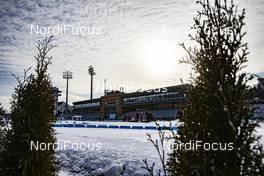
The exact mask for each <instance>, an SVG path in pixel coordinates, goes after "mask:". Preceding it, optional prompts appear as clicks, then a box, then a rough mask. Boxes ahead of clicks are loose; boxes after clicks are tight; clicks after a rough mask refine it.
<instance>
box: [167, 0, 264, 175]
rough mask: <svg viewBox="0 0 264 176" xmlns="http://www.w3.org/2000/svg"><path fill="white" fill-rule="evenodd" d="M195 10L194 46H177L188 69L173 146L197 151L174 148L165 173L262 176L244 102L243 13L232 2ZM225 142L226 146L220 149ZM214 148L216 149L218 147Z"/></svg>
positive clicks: (205, 1) (206, 2) (204, 2)
mask: <svg viewBox="0 0 264 176" xmlns="http://www.w3.org/2000/svg"><path fill="white" fill-rule="evenodd" d="M197 3H198V4H199V5H200V6H201V10H200V11H199V12H198V15H197V16H196V17H195V18H194V25H193V29H194V31H195V34H193V35H190V38H191V40H192V41H193V42H194V43H195V44H196V45H195V47H190V48H187V47H185V45H184V44H183V45H182V46H183V48H184V49H185V50H186V51H187V53H188V55H187V57H186V58H184V59H183V60H182V62H184V63H188V64H191V65H192V66H193V71H194V74H193V75H192V76H191V78H190V83H191V84H190V85H191V86H189V87H188V88H187V95H188V105H187V107H186V108H185V110H184V113H183V116H182V118H181V121H182V124H183V125H182V126H181V127H180V130H179V132H178V134H179V136H178V137H175V142H176V143H175V144H177V143H180V142H181V143H188V142H190V141H192V142H195V141H202V147H198V149H197V150H188V151H186V150H176V145H174V149H175V150H173V152H172V153H171V155H170V158H169V161H168V163H167V164H168V167H169V173H170V175H179V176H190V175H195V176H196V175H197V176H208V175H210V176H227V175H229V176H231V175H232V176H239V175H248V176H249V175H251V176H253V175H254V176H256V175H259V176H260V175H263V173H264V170H263V163H262V159H263V150H262V146H261V145H259V143H258V137H256V136H255V135H254V130H255V128H256V127H257V126H258V121H253V120H251V119H250V118H251V117H252V109H251V108H250V104H248V102H247V101H246V94H247V92H248V86H247V81H248V80H250V79H251V77H250V76H248V75H247V74H246V73H243V72H242V71H243V68H244V67H245V66H246V63H247V61H248V58H247V56H248V53H249V52H248V46H247V43H245V42H244V41H243V39H244V36H245V35H246V33H245V32H244V31H243V27H244V25H245V22H244V19H245V10H244V9H243V10H242V12H239V11H238V8H237V6H236V5H235V4H234V3H233V1H231V2H230V1H228V2H227V1H226V0H222V1H221V0H215V1H210V0H199V1H198V2H197ZM206 142H207V143H210V144H212V143H217V144H222V147H221V149H218V150H215V151H214V150H212V149H211V150H205V149H204V147H203V145H204V144H205V143H206ZM225 144H227V145H228V144H229V146H231V147H226V148H225V147H224V146H225ZM218 147H219V145H218Z"/></svg>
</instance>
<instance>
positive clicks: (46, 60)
mask: <svg viewBox="0 0 264 176" xmlns="http://www.w3.org/2000/svg"><path fill="white" fill-rule="evenodd" d="M52 40H53V37H49V38H46V39H44V40H42V41H38V44H37V46H36V47H37V50H38V54H37V56H35V59H36V62H37V66H36V68H35V72H34V73H32V74H30V75H29V76H27V71H25V76H24V79H23V80H21V79H20V78H19V77H16V78H17V80H18V83H19V84H18V86H17V87H16V88H15V93H14V95H13V97H12V102H11V119H12V136H11V143H10V145H9V148H8V153H9V157H8V159H7V161H6V165H7V166H6V170H5V171H6V175H22V176H29V175H32V176H33V175H34V176H52V175H56V174H57V172H56V171H57V168H56V165H55V164H56V163H55V155H54V150H53V148H52V147H50V148H49V149H46V150H42V151H41V150H35V149H34V148H31V142H34V144H37V142H39V143H45V144H49V143H51V144H52V143H54V142H55V137H54V131H53V129H52V122H54V120H55V117H54V114H53V112H54V111H53V110H54V98H53V96H52V89H51V86H52V85H51V81H50V77H49V74H48V73H47V69H48V66H49V65H50V64H51V59H52V57H49V56H48V53H49V51H50V50H51V49H52V48H53V47H54V45H52V44H51V42H52Z"/></svg>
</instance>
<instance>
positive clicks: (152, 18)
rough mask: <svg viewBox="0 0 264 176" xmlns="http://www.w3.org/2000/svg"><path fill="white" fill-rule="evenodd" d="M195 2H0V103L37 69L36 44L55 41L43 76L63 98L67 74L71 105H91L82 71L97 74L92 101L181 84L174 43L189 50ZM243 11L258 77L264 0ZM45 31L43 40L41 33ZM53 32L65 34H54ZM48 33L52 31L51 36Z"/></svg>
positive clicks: (263, 50)
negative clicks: (117, 92)
mask: <svg viewBox="0 0 264 176" xmlns="http://www.w3.org/2000/svg"><path fill="white" fill-rule="evenodd" d="M195 1H196V0H188V1H187V0H162V1H161V0H111V1H110V0H81V1H77V0H76V1H71V0H61V1H57V0H47V1H44V0H42V1H40V0H39V1H37V0H34V1H29V0H25V1H20V0H18V1H16V0H13V1H12V0H9V1H4V0H1V1H0V24H1V25H0V102H1V103H2V104H3V105H4V107H5V108H6V109H8V108H9V104H8V102H9V101H10V98H11V95H12V93H13V90H14V87H15V86H16V84H17V83H16V81H15V79H14V78H13V77H12V76H11V74H10V73H15V74H16V75H21V74H22V73H23V70H24V69H26V68H28V67H31V66H33V67H34V66H35V61H34V55H35V54H36V49H35V45H36V42H37V40H38V39H43V38H44V37H45V36H49V35H51V34H54V35H55V41H54V44H56V45H57V47H56V48H54V49H53V50H52V52H51V53H50V55H52V56H53V60H52V63H53V64H52V65H51V67H50V68H49V72H50V75H51V78H52V81H53V85H54V86H56V87H58V88H59V89H60V90H62V91H63V93H62V96H61V97H60V100H61V101H63V100H64V99H65V80H63V79H62V72H63V71H65V70H70V71H72V72H73V79H72V80H70V87H69V89H70V90H69V93H70V94H69V100H70V102H73V101H77V100H83V99H88V98H89V83H90V78H89V75H88V72H87V69H88V66H89V65H93V66H94V68H95V72H96V75H95V78H94V84H95V90H94V94H95V95H94V97H99V96H100V95H102V94H103V86H104V79H105V78H106V80H107V85H108V88H113V89H118V88H119V87H125V91H127V92H131V91H135V90H138V89H140V88H141V89H144V88H145V89H147V88H156V87H163V86H170V85H176V84H179V83H180V79H181V78H182V79H183V80H186V79H187V78H188V76H189V74H190V71H191V70H190V68H189V66H186V65H182V64H180V65H179V64H178V59H180V58H181V57H182V56H184V54H185V53H184V52H183V50H182V49H181V48H180V47H179V46H178V43H182V42H186V43H187V44H188V34H189V33H190V26H191V25H192V24H193V21H192V19H193V17H194V16H195V14H196V11H197V10H198V8H199V6H197V5H196V4H195ZM238 5H239V8H240V9H241V8H246V25H247V26H246V31H247V32H248V34H247V36H246V41H247V42H248V43H249V49H250V55H249V62H248V67H247V69H246V71H248V72H253V73H259V74H262V75H263V72H264V64H263V59H264V58H263V55H264V37H263V34H264V19H263V17H264V0H255V1H247V0H239V3H238ZM48 29H49V30H50V31H49V32H51V33H48V32H47V31H46V33H45V30H48ZM57 29H60V30H63V29H66V32H65V31H64V32H65V33H64V32H63V31H60V32H58V30H57ZM52 30H53V31H52Z"/></svg>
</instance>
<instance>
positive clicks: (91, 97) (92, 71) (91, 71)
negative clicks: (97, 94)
mask: <svg viewBox="0 0 264 176" xmlns="http://www.w3.org/2000/svg"><path fill="white" fill-rule="evenodd" d="M88 73H89V75H90V76H91V92H90V99H91V100H92V99H93V76H94V75H95V74H96V73H95V72H94V68H93V66H92V65H90V66H89V68H88Z"/></svg>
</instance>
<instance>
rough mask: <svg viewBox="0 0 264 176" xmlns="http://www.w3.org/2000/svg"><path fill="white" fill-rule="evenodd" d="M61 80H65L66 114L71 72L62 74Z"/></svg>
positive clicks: (66, 111)
mask: <svg viewBox="0 0 264 176" xmlns="http://www.w3.org/2000/svg"><path fill="white" fill-rule="evenodd" d="M63 79H66V80H67V81H66V110H65V114H67V113H68V90H69V79H72V72H70V71H65V72H63Z"/></svg>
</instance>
